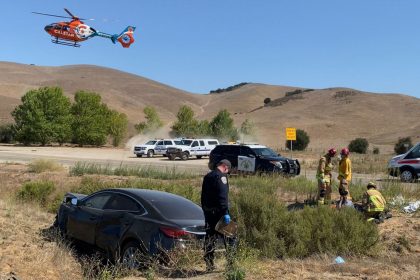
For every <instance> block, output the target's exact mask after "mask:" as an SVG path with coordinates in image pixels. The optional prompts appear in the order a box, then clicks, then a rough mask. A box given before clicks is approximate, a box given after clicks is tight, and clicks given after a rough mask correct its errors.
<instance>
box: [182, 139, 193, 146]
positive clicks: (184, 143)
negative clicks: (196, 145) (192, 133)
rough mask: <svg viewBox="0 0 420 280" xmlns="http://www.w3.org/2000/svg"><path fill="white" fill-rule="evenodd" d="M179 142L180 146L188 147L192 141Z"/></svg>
mask: <svg viewBox="0 0 420 280" xmlns="http://www.w3.org/2000/svg"><path fill="white" fill-rule="evenodd" d="M181 142H182V143H181V145H185V146H189V145H191V143H192V140H182V141H181Z"/></svg>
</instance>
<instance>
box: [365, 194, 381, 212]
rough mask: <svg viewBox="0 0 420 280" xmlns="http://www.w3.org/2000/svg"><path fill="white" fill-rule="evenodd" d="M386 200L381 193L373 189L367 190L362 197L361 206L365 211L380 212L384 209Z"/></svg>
mask: <svg viewBox="0 0 420 280" xmlns="http://www.w3.org/2000/svg"><path fill="white" fill-rule="evenodd" d="M385 205H386V201H385V198H384V197H383V196H382V194H381V193H380V192H379V191H377V190H375V189H370V190H368V191H367V192H366V193H365V195H364V198H363V206H364V207H365V210H366V211H367V212H382V211H384V209H385Z"/></svg>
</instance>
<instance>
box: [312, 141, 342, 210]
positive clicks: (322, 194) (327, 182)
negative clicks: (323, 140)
mask: <svg viewBox="0 0 420 280" xmlns="http://www.w3.org/2000/svg"><path fill="white" fill-rule="evenodd" d="M336 153H337V151H336V149H334V148H331V149H329V150H328V153H326V154H325V155H324V156H322V157H321V159H320V160H319V164H318V170H317V173H316V178H317V180H318V204H319V205H323V204H329V203H330V201H331V182H332V175H331V172H332V170H333V164H332V159H333V157H334V156H335V154H336Z"/></svg>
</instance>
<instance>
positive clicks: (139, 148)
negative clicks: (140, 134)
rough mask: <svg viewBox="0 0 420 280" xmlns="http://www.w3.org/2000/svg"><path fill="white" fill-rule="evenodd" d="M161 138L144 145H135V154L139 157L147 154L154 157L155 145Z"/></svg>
mask: <svg viewBox="0 0 420 280" xmlns="http://www.w3.org/2000/svg"><path fill="white" fill-rule="evenodd" d="M158 141H159V140H149V141H147V142H146V143H144V144H143V145H136V146H134V154H135V155H136V156H137V157H142V156H143V155H146V156H147V157H153V155H154V154H155V147H156V144H157V142H158Z"/></svg>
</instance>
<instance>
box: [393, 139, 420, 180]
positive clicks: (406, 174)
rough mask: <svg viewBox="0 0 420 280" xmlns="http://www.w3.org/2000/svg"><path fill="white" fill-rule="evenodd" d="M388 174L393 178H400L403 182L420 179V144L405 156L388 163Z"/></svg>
mask: <svg viewBox="0 0 420 280" xmlns="http://www.w3.org/2000/svg"><path fill="white" fill-rule="evenodd" d="M388 172H389V175H391V176H394V177H398V176H400V178H401V181H403V182H413V181H414V180H415V179H418V178H420V142H419V143H417V144H416V145H414V146H413V147H412V148H411V149H410V150H408V152H406V153H405V154H402V155H398V156H395V157H393V158H392V159H391V160H390V161H389V163H388Z"/></svg>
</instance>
